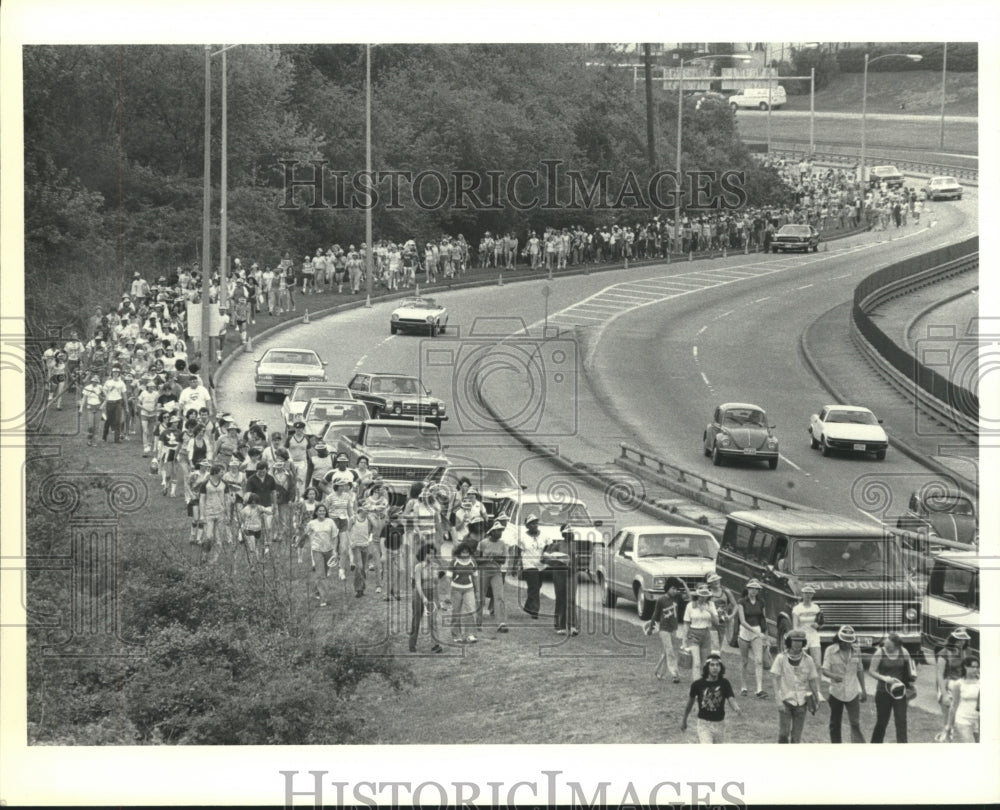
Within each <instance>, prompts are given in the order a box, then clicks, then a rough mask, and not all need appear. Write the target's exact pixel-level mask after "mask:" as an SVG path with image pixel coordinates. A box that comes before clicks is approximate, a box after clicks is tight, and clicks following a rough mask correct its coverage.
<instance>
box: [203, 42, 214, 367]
mask: <svg viewBox="0 0 1000 810" xmlns="http://www.w3.org/2000/svg"><path fill="white" fill-rule="evenodd" d="M204 172H205V178H204V185H203V188H202V195H203V200H202V208H201V245H202V247H201V359H202V363H203V364H204V366H205V369H206V372H207V370H208V369H210V368H211V353H212V348H211V346H210V345H209V341H210V336H209V330H208V318H209V305H208V296H209V282H210V276H211V272H212V271H211V267H212V244H211V240H212V231H211V225H210V222H211V218H212V176H211V175H212V46H211V45H206V46H205V166H204Z"/></svg>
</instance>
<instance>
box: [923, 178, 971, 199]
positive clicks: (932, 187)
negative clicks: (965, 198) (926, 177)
mask: <svg viewBox="0 0 1000 810" xmlns="http://www.w3.org/2000/svg"><path fill="white" fill-rule="evenodd" d="M924 194H926V195H927V199H928V200H941V199H945V200H960V199H962V187H961V186H960V185H959V184H958V181H957V180H956V179H955V178H954V177H950V176H946V175H942V176H941V177H932V178H931V179H930V181H929V182H928V183H927V185H926V186H925V187H924Z"/></svg>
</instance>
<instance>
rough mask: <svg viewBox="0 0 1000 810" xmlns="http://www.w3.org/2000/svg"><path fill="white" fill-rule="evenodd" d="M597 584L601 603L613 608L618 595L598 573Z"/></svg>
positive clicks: (616, 602)
mask: <svg viewBox="0 0 1000 810" xmlns="http://www.w3.org/2000/svg"><path fill="white" fill-rule="evenodd" d="M597 584H598V585H599V586H600V588H601V605H603V606H604V607H606V608H613V607H614V606H615V605H617V604H618V597H617V596H616V595H615V593H614V591H612V590H611V587H610V586H609V585H607V584H606V583H605V582H604V577H602V576H601V575H600V574H598V575H597Z"/></svg>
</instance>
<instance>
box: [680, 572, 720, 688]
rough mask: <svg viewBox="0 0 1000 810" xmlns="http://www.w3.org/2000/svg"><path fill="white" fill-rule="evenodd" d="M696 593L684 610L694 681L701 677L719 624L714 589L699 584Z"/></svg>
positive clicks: (686, 636)
mask: <svg viewBox="0 0 1000 810" xmlns="http://www.w3.org/2000/svg"><path fill="white" fill-rule="evenodd" d="M694 595H695V599H694V601H693V602H691V604H689V605H688V606H687V609H686V610H685V611H684V627H685V629H686V633H685V635H684V637H685V638H686V642H685V645H686V647H687V649H688V651H689V652H690V653H691V680H692V681H696V680H698V678H700V677H701V666H702V664H703V663H704V662H705V661H707V660H708V655H709V653H711V652H712V645H713V644H714V643H715V641H716V635H715V632H714V631H715V627H716V626H717V625H718V624H719V612H718V610H716V607H715V603H714V602H713V601H712V591H711V590H710V589H709V587H708V585H699V586H698V588H697V589H696V590H695V592H694Z"/></svg>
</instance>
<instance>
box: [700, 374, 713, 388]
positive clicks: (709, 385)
mask: <svg viewBox="0 0 1000 810" xmlns="http://www.w3.org/2000/svg"><path fill="white" fill-rule="evenodd" d="M701 378H702V379H703V380H704V381H705V385H707V386H708V387H709V388H711V387H712V383H710V382H709V381H708V377H706V376H705V372H704V371H703V372H701Z"/></svg>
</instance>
